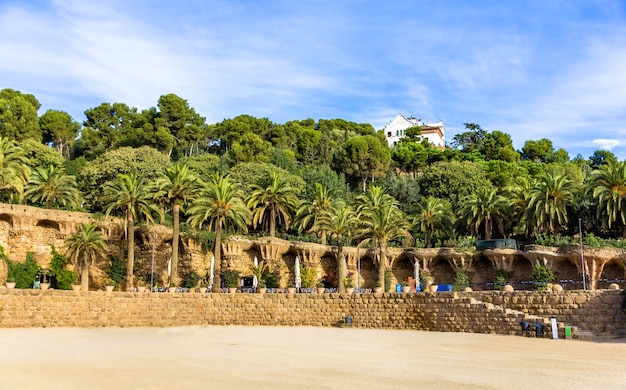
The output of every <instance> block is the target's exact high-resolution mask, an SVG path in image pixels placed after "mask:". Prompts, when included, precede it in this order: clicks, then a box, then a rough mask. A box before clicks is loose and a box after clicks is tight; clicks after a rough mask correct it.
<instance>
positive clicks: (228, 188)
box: [189, 173, 250, 292]
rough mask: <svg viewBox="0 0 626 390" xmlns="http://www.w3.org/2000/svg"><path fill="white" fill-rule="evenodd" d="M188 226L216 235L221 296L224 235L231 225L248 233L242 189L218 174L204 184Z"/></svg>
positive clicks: (190, 211) (195, 202)
mask: <svg viewBox="0 0 626 390" xmlns="http://www.w3.org/2000/svg"><path fill="white" fill-rule="evenodd" d="M189 215H190V217H189V224H190V225H191V226H193V227H196V228H199V229H201V228H202V227H203V226H204V225H206V226H207V227H208V229H209V230H213V231H214V232H215V249H214V251H213V254H214V256H215V262H216V264H217V265H218V266H217V267H216V275H215V276H216V278H215V280H216V281H217V286H216V288H214V289H213V291H214V292H219V283H220V278H219V274H220V268H221V260H222V255H221V254H222V231H223V230H224V229H226V228H227V227H228V224H229V223H230V224H232V225H233V226H234V227H236V228H239V229H240V230H241V231H243V232H247V231H248V223H249V222H250V210H249V209H248V207H247V206H246V204H245V203H244V202H243V200H242V199H241V192H240V190H239V188H238V187H237V186H236V185H235V184H234V183H233V182H232V181H231V180H230V178H229V177H228V176H224V175H222V174H219V173H215V174H214V175H213V176H212V177H211V181H210V182H208V183H203V185H202V186H201V188H200V190H199V192H198V195H197V197H196V198H195V199H194V200H193V202H192V205H191V207H190V208H189Z"/></svg>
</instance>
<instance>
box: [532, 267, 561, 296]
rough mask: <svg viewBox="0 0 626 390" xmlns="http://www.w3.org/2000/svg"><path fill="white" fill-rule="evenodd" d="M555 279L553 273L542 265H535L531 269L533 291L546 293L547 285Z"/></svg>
mask: <svg viewBox="0 0 626 390" xmlns="http://www.w3.org/2000/svg"><path fill="white" fill-rule="evenodd" d="M554 279H556V275H555V274H554V272H553V271H552V270H551V269H550V268H548V267H547V266H545V265H543V264H537V265H535V266H534V267H533V281H534V282H535V290H538V291H546V290H547V289H548V283H550V282H552V281H553V280H554Z"/></svg>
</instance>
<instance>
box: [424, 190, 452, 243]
mask: <svg viewBox="0 0 626 390" xmlns="http://www.w3.org/2000/svg"><path fill="white" fill-rule="evenodd" d="M453 216H454V214H453V213H452V210H451V209H450V203H448V202H447V201H445V200H443V199H439V198H435V197H433V196H429V197H427V198H422V200H421V202H420V203H419V204H418V206H417V214H416V215H415V220H414V225H415V226H416V227H417V229H418V230H419V231H421V232H424V233H426V248H432V236H433V233H435V232H437V231H444V232H447V231H449V230H451V229H452V225H453V221H452V219H453Z"/></svg>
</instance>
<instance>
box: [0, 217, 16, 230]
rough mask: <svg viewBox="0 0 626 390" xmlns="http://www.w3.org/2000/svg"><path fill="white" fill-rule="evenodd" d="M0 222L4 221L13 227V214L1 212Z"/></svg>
mask: <svg viewBox="0 0 626 390" xmlns="http://www.w3.org/2000/svg"><path fill="white" fill-rule="evenodd" d="M0 222H4V223H6V224H8V225H9V227H11V229H12V228H13V216H12V215H11V214H0Z"/></svg>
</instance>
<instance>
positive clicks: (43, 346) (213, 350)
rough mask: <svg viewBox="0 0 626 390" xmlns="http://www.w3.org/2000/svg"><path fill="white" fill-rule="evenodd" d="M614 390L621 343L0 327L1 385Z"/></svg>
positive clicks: (621, 364)
mask: <svg viewBox="0 0 626 390" xmlns="http://www.w3.org/2000/svg"><path fill="white" fill-rule="evenodd" d="M24 388H30V389H44V388H45V389H117V388H126V389H166V388H167V389H186V388H205V389H226V388H229V389H295V388H297V389H400V388H421V389H603V390H609V389H625V388H626V343H623V342H614V343H591V342H579V341H572V340H548V339H532V338H523V337H516V336H496V335H479V334H467V333H465V334H458V333H434V332H430V333H429V332H416V331H397V330H370V329H339V328H312V327H240V326H232V327H216V326H215V327H214V326H209V327H179V328H130V329H119V328H97V329H76V328H74V329H69V328H52V329H0V389H2V390H4V389H24Z"/></svg>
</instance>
